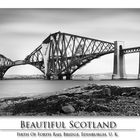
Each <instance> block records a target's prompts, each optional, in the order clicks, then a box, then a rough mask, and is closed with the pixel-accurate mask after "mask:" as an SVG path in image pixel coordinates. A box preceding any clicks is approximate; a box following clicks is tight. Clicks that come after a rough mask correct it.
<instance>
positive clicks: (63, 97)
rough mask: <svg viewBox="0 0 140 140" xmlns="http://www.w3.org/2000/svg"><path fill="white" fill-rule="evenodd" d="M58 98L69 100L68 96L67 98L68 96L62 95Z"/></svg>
mask: <svg viewBox="0 0 140 140" xmlns="http://www.w3.org/2000/svg"><path fill="white" fill-rule="evenodd" d="M58 98H59V99H60V100H61V99H62V100H65V99H67V98H68V96H66V95H60V96H58Z"/></svg>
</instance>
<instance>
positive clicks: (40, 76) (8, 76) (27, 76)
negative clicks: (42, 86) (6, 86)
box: [4, 74, 44, 79]
mask: <svg viewBox="0 0 140 140" xmlns="http://www.w3.org/2000/svg"><path fill="white" fill-rule="evenodd" d="M43 78H44V75H39V74H37V75H6V76H4V79H43Z"/></svg>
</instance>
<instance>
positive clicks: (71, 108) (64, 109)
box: [62, 105, 75, 113]
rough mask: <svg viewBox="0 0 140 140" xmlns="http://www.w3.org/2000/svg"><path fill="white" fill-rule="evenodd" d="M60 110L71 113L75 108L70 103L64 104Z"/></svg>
mask: <svg viewBox="0 0 140 140" xmlns="http://www.w3.org/2000/svg"><path fill="white" fill-rule="evenodd" d="M62 111H63V112H64V113H73V112H75V108H74V107H73V106H72V105H66V106H63V107H62Z"/></svg>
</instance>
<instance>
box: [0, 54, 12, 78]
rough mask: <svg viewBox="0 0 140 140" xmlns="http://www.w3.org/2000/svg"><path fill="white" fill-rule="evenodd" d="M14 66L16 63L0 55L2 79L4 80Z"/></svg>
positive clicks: (0, 75)
mask: <svg viewBox="0 0 140 140" xmlns="http://www.w3.org/2000/svg"><path fill="white" fill-rule="evenodd" d="M13 65H14V62H13V61H12V60H11V59H9V58H7V57H5V56H4V55H2V54H0V79H3V76H4V74H5V72H6V71H7V70H8V69H9V68H10V67H12V66H13Z"/></svg>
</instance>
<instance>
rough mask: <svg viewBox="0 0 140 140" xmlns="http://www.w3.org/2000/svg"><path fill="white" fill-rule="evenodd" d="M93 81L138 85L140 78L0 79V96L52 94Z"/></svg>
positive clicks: (102, 83)
mask: <svg viewBox="0 0 140 140" xmlns="http://www.w3.org/2000/svg"><path fill="white" fill-rule="evenodd" d="M88 83H95V84H99V85H107V84H109V85H116V86H122V87H140V80H113V81H112V80H95V81H88V80H43V79H39V80H38V79H34V80H1V81H0V98H3V97H17V96H36V95H40V94H46V95H52V94H54V92H56V91H61V90H64V89H67V88H70V87H74V86H78V85H85V84H88Z"/></svg>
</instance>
